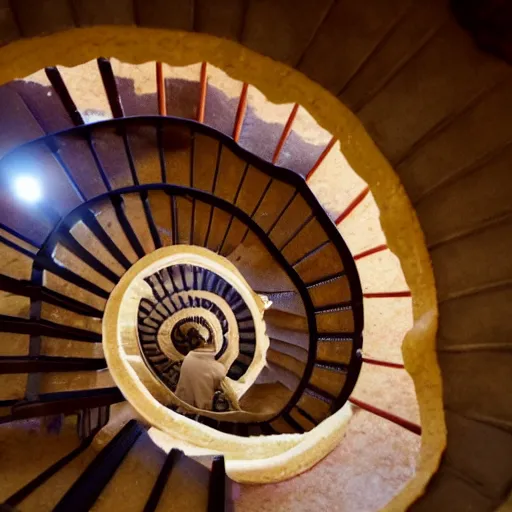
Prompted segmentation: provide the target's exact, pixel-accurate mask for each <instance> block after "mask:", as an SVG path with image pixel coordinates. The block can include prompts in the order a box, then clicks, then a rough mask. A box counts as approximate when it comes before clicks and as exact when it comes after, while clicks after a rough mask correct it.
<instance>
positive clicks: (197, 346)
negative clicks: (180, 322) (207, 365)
mask: <svg viewBox="0 0 512 512" xmlns="http://www.w3.org/2000/svg"><path fill="white" fill-rule="evenodd" d="M187 336H188V339H189V341H190V345H191V346H192V347H193V349H192V350H201V351H202V352H204V351H211V352H214V351H215V344H214V343H213V340H212V339H205V338H204V337H203V336H201V333H200V332H199V331H198V330H197V329H196V328H195V327H192V328H191V329H189V331H188V333H187Z"/></svg>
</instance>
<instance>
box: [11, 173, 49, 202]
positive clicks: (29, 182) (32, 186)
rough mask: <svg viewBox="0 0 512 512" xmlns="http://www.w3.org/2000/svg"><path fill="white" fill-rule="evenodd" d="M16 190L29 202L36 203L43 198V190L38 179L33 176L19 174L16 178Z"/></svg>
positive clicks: (20, 196)
mask: <svg viewBox="0 0 512 512" xmlns="http://www.w3.org/2000/svg"><path fill="white" fill-rule="evenodd" d="M14 192H15V193H16V195H17V196H18V197H19V198H20V199H23V201H26V202H27V203H35V202H37V201H39V199H41V196H42V192H43V191H42V190H41V185H40V183H39V181H38V180H36V179H35V178H34V177H32V176H18V177H17V178H15V180H14Z"/></svg>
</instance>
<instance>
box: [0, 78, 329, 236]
mask: <svg viewBox="0 0 512 512" xmlns="http://www.w3.org/2000/svg"><path fill="white" fill-rule="evenodd" d="M116 82H117V88H118V92H119V97H120V100H121V103H122V105H123V109H124V113H125V115H126V116H148V115H149V116H151V115H158V101H157V95H156V93H152V94H137V92H136V89H135V84H134V81H133V79H129V78H119V77H117V78H116ZM165 85H166V98H167V112H168V114H169V115H172V116H176V117H184V118H189V119H196V117H197V109H198V98H199V93H200V85H199V82H196V81H188V80H182V79H167V80H166V83H165ZM85 93H86V91H84V94H85ZM238 103H239V99H238V98H229V97H228V96H227V95H226V94H224V93H223V92H222V91H221V90H219V89H217V88H215V87H213V86H211V85H209V86H208V91H207V99H206V110H205V124H208V125H209V126H212V127H213V128H215V129H217V130H219V131H221V132H223V133H225V134H226V135H228V136H231V135H232V132H233V127H234V124H235V117H236V111H237V108H238ZM0 110H1V111H2V114H3V115H2V122H3V123H4V127H5V129H4V130H2V133H1V134H0V157H2V160H0V200H1V201H2V205H3V208H4V213H5V219H6V220H5V223H6V224H7V225H8V226H9V227H11V228H13V229H15V230H16V231H18V232H21V233H23V234H26V235H29V236H30V237H31V238H33V239H34V240H37V241H38V242H42V241H43V240H44V239H45V238H46V236H47V235H48V234H49V231H50V230H51V228H52V227H53V226H54V225H55V223H56V222H55V220H56V219H58V217H59V216H60V217H64V216H65V215H66V214H67V213H68V212H69V211H70V210H72V209H73V208H75V207H76V206H78V204H80V203H81V201H80V199H79V198H78V197H77V196H76V192H75V191H74V190H73V188H72V187H71V186H70V184H69V181H68V179H67V178H66V176H65V175H64V170H63V168H62V166H61V165H60V164H59V163H58V162H57V161H55V159H54V158H53V155H52V154H51V153H50V149H49V148H48V147H47V145H46V143H42V144H40V145H39V146H38V145H34V146H31V149H30V152H27V153H26V154H21V153H18V154H17V155H16V158H9V157H8V158H3V157H4V156H5V155H6V153H9V151H10V150H12V149H14V148H15V147H17V146H19V145H20V144H23V143H25V142H28V141H30V140H33V139H37V138H39V137H42V136H44V135H45V134H49V133H55V132H58V131H63V130H67V129H70V128H73V126H74V125H73V123H72V120H71V119H70V117H69V115H68V114H67V112H66V110H65V109H64V107H63V106H62V103H61V101H60V99H59V97H58V95H57V94H56V92H55V90H54V89H53V87H51V86H46V85H42V84H39V83H36V82H30V81H24V80H17V81H13V82H10V83H9V84H6V85H4V86H2V87H0ZM81 114H82V116H83V118H84V120H85V121H86V123H87V122H94V121H98V120H100V119H110V118H111V117H112V114H111V112H102V111H99V110H97V109H93V108H91V109H86V110H84V111H83V112H81ZM286 121H287V119H283V120H282V123H267V122H265V121H264V120H263V119H261V118H259V117H258V115H257V112H256V110H255V109H254V108H253V107H251V106H250V105H249V106H248V108H247V110H246V114H245V118H244V122H243V127H242V131H241V136H240V140H239V144H240V145H241V146H242V147H244V148H245V149H247V150H249V151H251V152H252V153H254V154H256V155H258V156H259V157H261V158H263V159H265V160H267V161H271V159H272V156H273V153H274V151H275V148H276V146H277V143H278V141H279V138H280V137H281V134H282V131H283V127H284V124H285V123H286ZM155 132H156V131H155V129H154V128H153V127H148V126H139V127H137V126H135V127H134V128H133V129H130V133H129V144H130V147H131V149H132V152H133V153H134V159H135V165H136V167H137V165H138V164H140V163H145V162H146V161H150V159H149V158H148V156H149V155H151V156H154V152H155V148H156V147H157V138H156V133H155ZM56 142H57V144H56V147H58V148H59V156H60V157H61V159H62V161H63V162H64V163H65V165H66V166H67V167H68V169H69V171H70V172H71V174H72V175H73V177H74V179H75V180H76V182H77V183H78V185H79V187H80V188H81V190H82V191H83V193H84V195H85V196H86V198H88V199H90V198H92V197H94V196H97V195H99V194H102V193H104V192H106V188H105V185H104V184H103V182H102V180H101V177H100V174H99V172H98V170H97V165H96V164H95V161H94V159H93V156H92V153H91V150H90V147H89V146H88V145H87V142H86V140H85V137H84V135H83V133H82V134H79V135H73V136H69V135H65V136H60V137H59V138H58V140H57V139H56ZM93 142H94V147H95V150H96V151H97V154H98V157H99V160H100V161H101V164H102V166H103V167H104V169H105V172H106V174H107V176H108V178H109V180H111V185H112V188H114V189H115V188H120V187H126V186H130V185H133V180H132V177H131V175H130V172H129V162H128V158H127V155H126V149H125V147H124V144H123V140H122V137H121V136H120V133H119V132H118V131H116V129H115V128H113V127H103V128H96V129H95V130H94V134H93ZM162 142H163V147H164V152H165V153H173V152H175V151H186V150H188V148H190V146H191V138H190V133H189V131H188V130H183V129H181V128H175V127H170V129H166V130H165V131H164V134H163V141H162ZM324 147H325V145H323V144H320V145H315V144H310V143H308V142H306V141H305V140H304V139H303V138H301V137H300V136H299V135H298V134H297V133H296V132H294V131H292V132H291V133H290V134H289V137H288V139H287V142H286V144H285V146H284V147H283V151H282V153H281V156H280V160H279V161H278V164H281V165H285V166H286V167H288V168H291V169H292V170H294V171H295V172H297V173H300V174H302V175H305V174H306V173H307V172H308V171H309V169H310V168H311V167H312V166H313V165H314V163H315V162H316V160H317V158H318V156H319V155H320V154H321V152H322V151H323V149H324ZM171 156H172V155H171ZM20 162H23V165H22V167H23V172H27V170H28V172H30V173H31V174H33V175H34V176H35V177H36V178H37V179H38V180H39V181H40V182H41V183H43V184H44V186H45V188H46V190H45V192H46V193H47V196H46V201H47V205H46V206H51V208H52V209H53V210H54V214H52V215H50V216H48V215H45V212H42V213H43V214H42V215H39V214H38V213H37V210H38V209H40V210H43V209H44V208H43V206H44V205H42V204H38V205H35V206H34V205H31V204H28V203H24V202H23V201H20V199H19V198H18V197H15V195H13V192H12V187H11V183H10V181H12V176H13V175H15V174H16V173H18V172H19V171H18V168H19V165H17V164H19V163H20ZM13 164H15V165H13ZM153 177H154V178H152V181H154V179H155V178H156V180H157V181H161V180H160V177H159V173H158V174H155V173H154V172H153ZM187 179H188V178H187ZM9 180H10V181H9ZM145 182H146V183H147V182H148V181H147V180H146V181H145ZM41 223H42V224H41Z"/></svg>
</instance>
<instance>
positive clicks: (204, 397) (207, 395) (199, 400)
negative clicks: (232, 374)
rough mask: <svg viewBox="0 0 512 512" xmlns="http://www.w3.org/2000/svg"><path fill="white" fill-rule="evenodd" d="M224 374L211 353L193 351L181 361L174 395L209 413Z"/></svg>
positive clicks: (220, 364)
mask: <svg viewBox="0 0 512 512" xmlns="http://www.w3.org/2000/svg"><path fill="white" fill-rule="evenodd" d="M226 373H227V372H226V368H225V367H224V365H223V364H222V363H219V362H218V361H216V360H215V354H214V353H213V352H200V351H196V350H193V351H191V352H189V353H188V354H187V355H186V356H185V359H184V360H183V364H182V365H181V372H180V380H179V381H178V386H177V387H176V392H175V395H176V396H177V397H178V398H179V399H180V400H183V401H184V402H186V403H187V404H189V405H192V406H194V407H197V408H199V409H206V410H209V411H211V410H212V399H213V393H214V392H215V390H217V389H219V388H220V384H221V382H222V380H223V379H224V377H225V376H226Z"/></svg>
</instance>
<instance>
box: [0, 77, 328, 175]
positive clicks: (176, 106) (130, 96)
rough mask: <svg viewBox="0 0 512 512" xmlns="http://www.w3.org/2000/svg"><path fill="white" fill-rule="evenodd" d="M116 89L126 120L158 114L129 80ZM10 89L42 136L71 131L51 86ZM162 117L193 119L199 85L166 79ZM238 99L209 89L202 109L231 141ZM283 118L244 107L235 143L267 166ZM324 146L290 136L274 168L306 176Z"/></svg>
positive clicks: (149, 97)
mask: <svg viewBox="0 0 512 512" xmlns="http://www.w3.org/2000/svg"><path fill="white" fill-rule="evenodd" d="M116 84H117V89H118V92H119V97H120V99H121V102H122V105H123V109H124V113H125V115H126V116H147V115H158V99H157V95H156V94H155V93H153V94H137V92H136V89H135V84H134V81H133V79H130V78H120V77H117V78H116ZM7 88H12V89H14V90H15V91H16V92H17V93H18V94H19V96H20V97H21V98H22V99H23V101H24V103H25V104H26V105H27V107H28V109H29V110H30V112H31V113H32V115H33V116H34V118H35V120H37V122H38V123H39V125H40V126H41V127H42V128H43V130H44V131H45V132H46V133H51V132H54V131H58V130H63V129H66V128H69V127H71V126H72V125H71V121H70V120H69V118H68V116H67V114H66V112H65V110H64V108H63V107H62V104H61V102H60V99H59V97H58V96H57V95H56V93H55V91H54V90H53V88H52V87H51V86H44V85H41V84H38V83H35V82H27V81H23V80H20V81H14V82H11V83H10V84H7V85H5V86H3V87H1V88H0V96H1V95H3V93H4V89H7ZM165 88H166V104H167V105H166V106H167V113H168V114H169V115H171V116H174V117H183V118H188V119H196V118H197V110H198V100H199V95H200V84H199V82H196V81H190V80H183V79H173V78H167V79H166V80H165ZM238 103H239V98H238V97H235V98H230V97H229V96H227V95H226V94H224V92H223V91H221V90H220V89H218V88H216V87H214V86H212V85H210V84H209V85H208V90H207V96H206V108H205V119H204V122H205V124H208V125H209V126H212V127H213V128H215V129H216V130H219V131H221V132H223V133H225V134H226V135H229V136H231V135H232V133H233V127H234V124H235V117H236V111H237V108H238ZM82 114H83V117H84V118H85V120H86V121H89V122H92V121H94V120H99V119H100V118H103V119H107V118H111V113H110V112H101V111H99V110H97V109H88V110H86V111H85V112H82ZM286 121H287V119H286V118H283V120H282V122H281V123H267V122H266V121H264V120H263V119H261V118H260V117H258V115H257V112H256V110H255V109H254V108H253V107H252V106H251V105H248V107H247V110H246V114H245V118H244V123H243V126H242V131H241V134H240V139H239V144H240V145H241V146H242V147H244V148H245V149H247V150H248V151H251V152H252V153H254V154H256V155H258V156H259V157H261V158H263V159H265V160H267V161H271V160H272V156H273V154H274V151H275V148H276V145H277V143H278V141H279V138H280V137H281V134H282V131H283V127H284V125H285V123H286ZM324 147H325V144H311V143H309V142H307V141H305V140H304V139H303V138H302V137H301V136H300V135H299V134H298V133H297V132H295V131H293V130H292V131H291V132H290V134H289V136H288V139H287V142H286V144H285V147H284V148H283V153H282V154H281V157H280V160H279V162H278V163H279V164H280V165H283V166H285V167H288V168H290V169H292V170H294V171H295V172H298V173H300V174H303V175H305V174H306V173H307V172H308V171H309V169H311V167H312V166H313V165H314V163H315V162H316V160H317V159H318V157H319V156H320V154H321V152H322V151H323V149H324Z"/></svg>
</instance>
